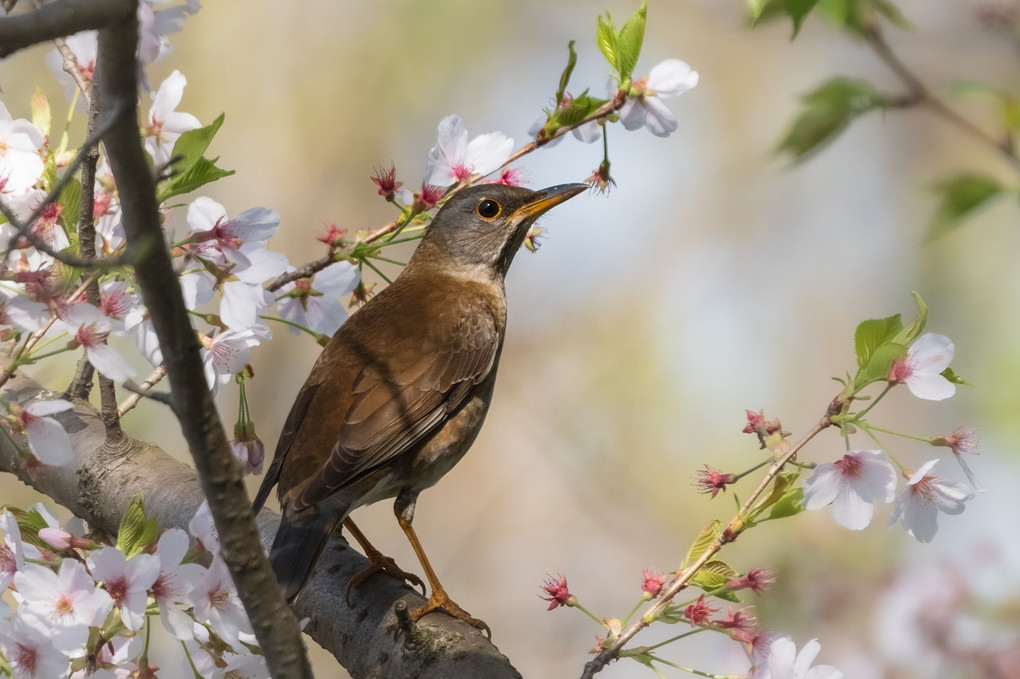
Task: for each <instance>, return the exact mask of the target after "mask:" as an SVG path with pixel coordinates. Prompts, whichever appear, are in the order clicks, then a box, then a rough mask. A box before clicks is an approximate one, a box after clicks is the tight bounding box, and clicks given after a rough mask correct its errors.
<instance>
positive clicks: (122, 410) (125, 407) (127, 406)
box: [117, 365, 166, 417]
mask: <svg viewBox="0 0 1020 679" xmlns="http://www.w3.org/2000/svg"><path fill="white" fill-rule="evenodd" d="M164 377H166V368H165V367H163V366H162V365H161V366H159V367H158V368H156V369H155V370H153V371H152V374H150V375H149V376H148V377H146V378H145V381H144V382H142V383H141V384H139V385H137V386H136V385H134V384H132V385H131V386H128V384H126V383H125V384H124V388H125V389H127V390H128V391H130V392H132V393H131V395H130V396H128V397H127V398H126V399H124V401H123V403H121V404H120V406H119V407H118V408H117V414H118V415H120V416H121V417H124V415H125V414H126V413H127V412H129V411H130V410H132V409H133V408H134V407H135V406H136V405H138V402H139V401H141V400H142V397H143V396H148V395H149V393H148V392H149V390H150V389H152V388H153V387H154V386H156V385H157V384H159V382H160V380H162V379H163V378H164ZM156 400H159V399H156Z"/></svg>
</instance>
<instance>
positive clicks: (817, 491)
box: [804, 450, 896, 530]
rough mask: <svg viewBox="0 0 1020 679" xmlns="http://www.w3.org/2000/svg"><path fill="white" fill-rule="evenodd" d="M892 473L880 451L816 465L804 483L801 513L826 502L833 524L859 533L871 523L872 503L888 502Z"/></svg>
mask: <svg viewBox="0 0 1020 679" xmlns="http://www.w3.org/2000/svg"><path fill="white" fill-rule="evenodd" d="M895 496H896V470H895V469H893V466H892V464H890V462H889V456H888V455H887V454H886V453H885V451H882V450H850V451H847V453H846V455H844V456H843V457H842V458H841V459H839V460H837V461H835V462H827V463H825V464H820V465H818V467H817V468H815V470H814V471H813V472H812V473H811V476H810V477H808V479H807V481H805V482H804V507H805V509H810V510H813V509H820V508H821V507H824V506H826V505H827V504H829V503H830V502H831V503H832V513H833V516H834V517H835V518H836V523H838V524H839V525H841V526H843V527H845V528H849V529H850V530H862V529H864V528H866V527H867V526H868V524H869V523H871V517H872V515H873V513H874V511H875V507H874V503H876V502H892V501H893V498H894V497H895Z"/></svg>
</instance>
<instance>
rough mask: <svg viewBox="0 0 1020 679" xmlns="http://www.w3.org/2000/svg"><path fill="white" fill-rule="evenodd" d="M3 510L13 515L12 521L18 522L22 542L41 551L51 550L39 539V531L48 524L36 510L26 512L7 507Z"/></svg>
mask: <svg viewBox="0 0 1020 679" xmlns="http://www.w3.org/2000/svg"><path fill="white" fill-rule="evenodd" d="M4 509H6V510H7V511H9V512H10V513H11V514H13V515H14V519H15V520H16V521H17V522H18V530H19V531H20V532H21V539H22V541H24V542H27V543H28V544H30V545H34V546H36V547H39V548H41V549H53V548H52V547H51V546H49V545H47V544H46V543H45V542H43V541H42V540H41V539H40V538H39V531H40V530H42V529H43V528H46V527H47V526H48V525H49V524H48V523H46V519H44V518H43V515H42V514H40V513H39V511H38V510H36V509H33V510H31V511H27V512H26V511H25V510H24V509H19V508H18V507H9V506H5V507H4Z"/></svg>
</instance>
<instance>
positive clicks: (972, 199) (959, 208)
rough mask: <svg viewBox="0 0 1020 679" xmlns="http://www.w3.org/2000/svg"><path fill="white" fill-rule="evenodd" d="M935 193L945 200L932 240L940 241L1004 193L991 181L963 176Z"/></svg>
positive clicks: (936, 188)
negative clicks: (940, 238) (968, 217)
mask: <svg viewBox="0 0 1020 679" xmlns="http://www.w3.org/2000/svg"><path fill="white" fill-rule="evenodd" d="M933 190H934V191H935V192H936V193H937V194H939V195H940V196H941V201H940V202H939V207H938V209H937V210H936V212H935V218H934V220H932V225H931V229H930V230H929V231H928V238H929V239H933V238H938V237H939V236H942V235H944V234H946V233H948V232H949V231H952V230H953V229H954V228H956V227H957V226H959V225H960V222H961V221H962V220H963V218H964V217H967V216H968V215H970V214H971V213H973V212H974V211H975V210H977V209H978V208H979V207H981V206H983V205H986V204H987V203H988V202H989V201H990V200H991V199H992V198H995V197H996V196H998V195H999V194H1001V193H1002V191H1003V189H1002V186H1000V185H999V183H998V182H997V181H995V180H994V179H992V178H991V177H987V176H984V175H979V174H973V173H963V174H959V175H957V176H955V177H952V178H950V179H946V180H944V181H941V182H939V183H938V184H936V185H935V186H934V187H933Z"/></svg>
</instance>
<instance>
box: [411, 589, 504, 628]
mask: <svg viewBox="0 0 1020 679" xmlns="http://www.w3.org/2000/svg"><path fill="white" fill-rule="evenodd" d="M436 609H442V610H443V611H446V612H447V613H448V614H450V615H452V616H453V617H455V618H457V619H458V620H463V621H464V622H466V623H467V624H469V625H471V626H472V627H476V628H478V629H480V630H482V631H483V632H485V635H486V636H487V637H488V638H489V639H492V630H490V629H489V626H488V625H486V624H485V622H484V621H482V620H479V619H478V618H472V617H471V614H469V613H468V612H467V611H465V610H464V609H463V608H461V607H460V606H458V605H457V602H455V601H454V600H453V599H451V598H450V596H449V595H448V594H447V593H446V590H444V589H443V588H441V587H440V588H434V589H433V591H432V596H430V597H429V600H428V601H426V602H425V605H424V606H421V607H419V608H415V609H414V610H412V611H411V612H410V615H411V620H413V621H414V622H418V620H420V619H421V618H422V617H424V616H425V615H427V614H429V613H431V612H432V611H434V610H436Z"/></svg>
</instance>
